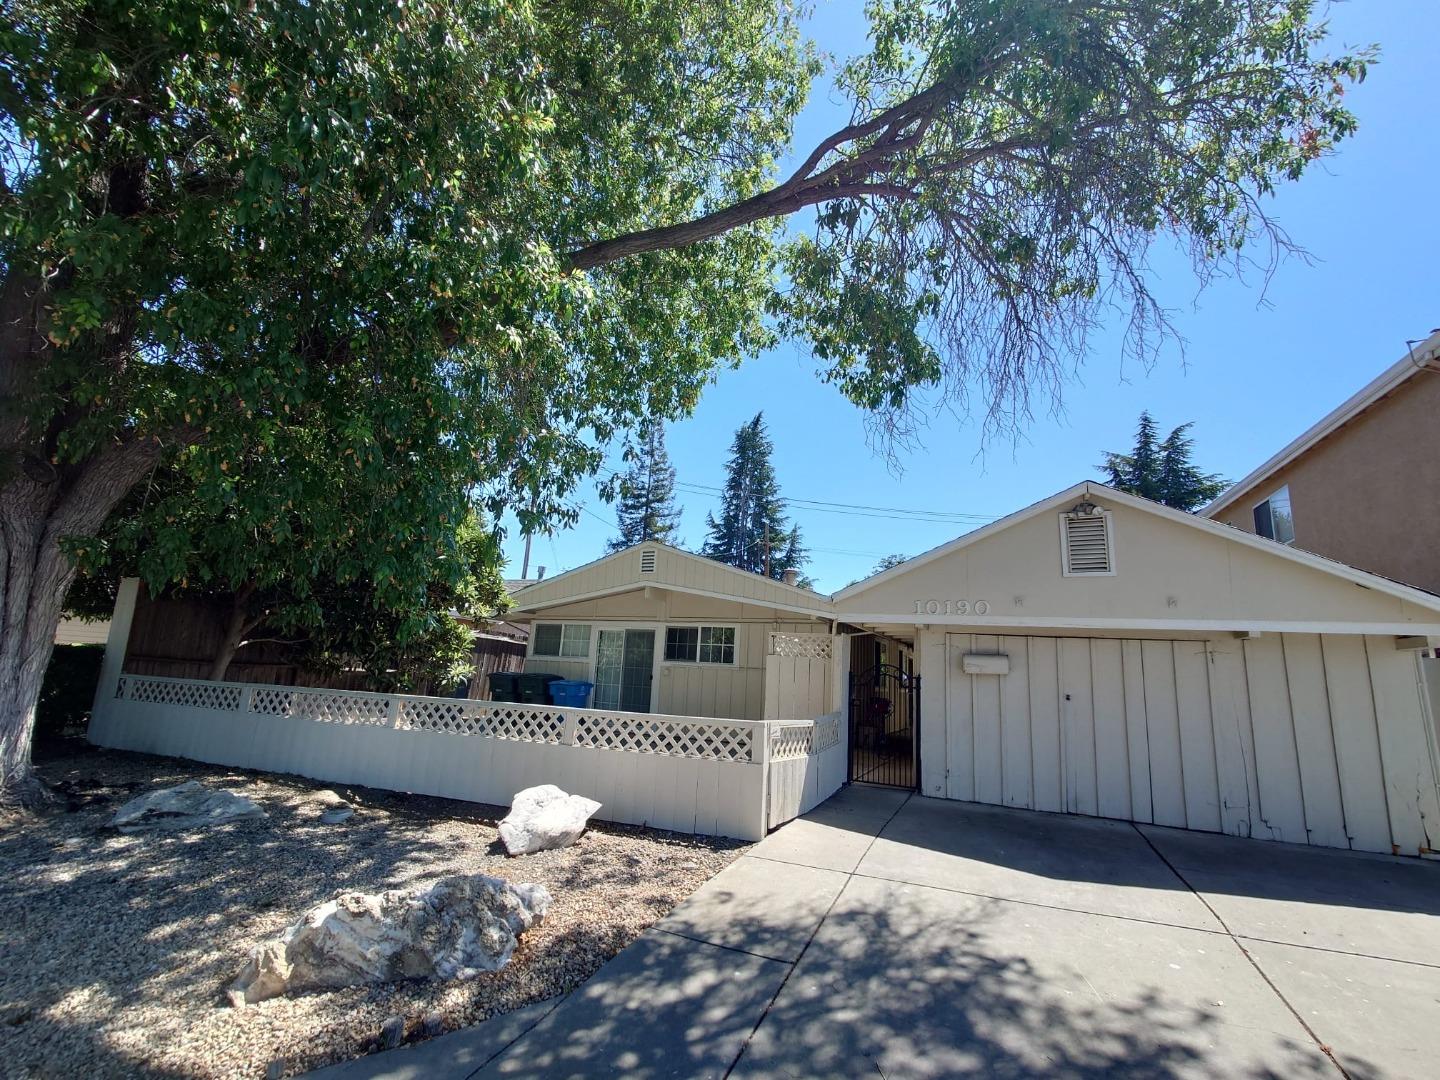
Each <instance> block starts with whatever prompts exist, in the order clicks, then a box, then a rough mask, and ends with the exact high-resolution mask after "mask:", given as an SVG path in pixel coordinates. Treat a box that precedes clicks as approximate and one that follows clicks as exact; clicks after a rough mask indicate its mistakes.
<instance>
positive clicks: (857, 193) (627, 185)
mask: <svg viewBox="0 0 1440 1080" xmlns="http://www.w3.org/2000/svg"><path fill="white" fill-rule="evenodd" d="M866 12H867V17H868V20H869V24H870V35H869V42H870V44H869V48H868V51H867V52H866V53H865V54H864V55H861V56H858V57H855V58H852V59H851V60H849V61H848V62H846V63H845V64H844V65H843V66H842V67H841V68H840V69H839V72H838V78H837V86H838V88H839V91H840V92H841V93H842V94H843V95H845V96H846V97H847V98H848V99H849V101H850V103H851V118H850V121H849V122H848V123H846V124H844V125H843V126H841V127H840V128H838V129H837V130H835V131H834V132H832V133H831V134H830V135H828V136H826V137H824V138H822V139H821V140H819V141H818V142H817V143H815V144H814V145H812V146H809V147H798V148H793V149H794V150H795V151H796V152H795V154H794V158H793V160H795V161H796V162H798V164H797V165H795V167H794V168H791V169H788V170H787V171H786V173H785V174H783V175H782V174H780V172H779V170H778V169H777V165H776V163H777V162H779V161H780V160H782V159H783V158H784V157H785V155H786V154H787V152H789V151H790V150H791V149H792V147H791V146H790V135H791V129H792V123H793V121H794V118H795V116H796V115H797V113H798V111H799V109H800V108H801V106H802V105H803V103H804V101H805V97H806V94H807V91H808V88H809V85H810V82H811V80H812V78H813V77H814V76H815V75H816V74H817V73H818V72H819V71H820V64H819V61H818V60H817V58H816V54H815V52H814V51H813V49H812V48H811V47H810V46H809V45H808V44H807V43H806V42H805V41H804V39H803V37H802V34H801V31H800V16H799V10H798V5H797V4H795V3H793V2H792V0H705V2H703V3H699V2H684V0H681V2H677V0H635V2H633V3H627V4H624V5H597V4H594V3H592V2H590V0H556V2H553V3H548V4H544V5H533V4H515V3H511V2H508V0H419V2H416V3H406V4H401V3H399V2H397V0H349V2H347V3H344V4H300V3H295V2H294V0H244V2H241V0H153V2H150V3H146V4H135V3H133V2H132V0H83V2H82V0H12V2H11V3H10V4H9V5H8V6H7V9H6V15H7V17H6V19H5V21H4V23H3V25H0V267H3V274H4V277H3V282H0V394H3V398H4V403H3V404H4V407H3V410H0V520H3V522H4V529H3V533H0V542H3V551H0V557H3V566H4V578H3V590H0V606H3V610H0V788H4V789H5V790H4V791H3V792H0V796H3V797H6V798H8V797H10V796H9V794H8V793H9V792H11V791H14V790H20V789H27V790H28V785H29V782H30V774H29V764H28V754H29V740H30V734H29V733H30V730H31V727H32V721H33V709H34V700H35V695H36V694H37V693H38V689H39V683H40V676H41V674H42V672H43V669H44V666H45V662H46V660H47V659H48V656H49V652H50V644H49V643H50V641H51V640H52V639H53V633H54V625H55V621H56V619H57V618H58V614H59V610H60V605H61V603H62V602H63V598H64V595H65V592H66V590H67V589H68V587H69V584H70V582H71V580H72V579H73V575H74V565H73V562H72V560H71V556H70V554H68V552H71V551H77V550H82V549H84V548H85V547H86V544H87V541H88V540H89V538H91V537H93V536H94V535H95V534H96V533H97V531H98V530H99V529H100V528H101V526H102V524H103V523H104V522H105V520H106V519H107V518H108V517H109V516H110V515H111V514H112V512H113V511H114V510H115V508H116V507H117V506H118V505H120V503H121V502H122V501H123V500H124V499H125V498H126V496H127V495H128V494H129V492H130V491H132V490H133V489H134V488H135V487H136V486H137V485H138V484H140V483H141V482H142V481H143V479H144V478H145V477H146V476H147V475H148V474H149V473H150V472H151V471H152V470H153V469H154V468H155V467H156V465H157V464H159V463H161V462H169V461H173V460H175V459H177V458H183V459H184V460H185V462H186V467H187V468H190V469H192V470H193V471H194V475H195V477H196V491H197V493H198V497H199V498H200V499H201V500H203V501H204V502H205V503H206V504H207V505H210V506H219V505H223V506H225V507H227V510H228V511H233V512H234V513H235V514H237V515H240V516H242V517H243V518H244V520H245V522H246V523H247V525H248V526H249V527H250V528H251V529H253V530H254V531H255V532H256V533H257V534H259V535H266V534H274V533H277V532H282V531H283V530H284V529H285V528H286V527H287V525H286V522H287V521H289V520H290V519H291V516H292V515H293V514H294V513H296V512H297V509H298V512H299V513H301V514H307V513H309V512H310V511H309V508H310V507H317V508H323V507H325V506H326V505H327V500H326V498H325V497H324V495H323V489H324V488H325V486H326V485H327V484H329V483H331V482H332V481H333V479H334V477H335V475H336V474H337V472H348V473H349V474H350V475H352V476H357V477H363V478H364V480H365V487H366V490H367V491H368V492H369V493H370V497H371V498H372V499H373V502H372V503H371V506H370V511H371V515H370V519H369V521H368V522H367V524H366V526H365V527H364V528H359V529H356V531H355V534H354V536H353V537H352V536H349V535H348V534H347V535H346V540H347V546H346V556H345V557H346V558H347V559H349V560H351V562H350V563H349V565H348V566H347V567H345V572H346V573H347V574H348V573H350V572H353V573H355V574H357V575H361V576H364V577H365V578H367V580H368V581H369V583H370V585H371V586H372V587H373V589H374V595H375V597H376V600H377V602H378V603H381V604H394V605H397V606H402V607H403V606H404V605H405V604H407V603H410V602H412V600H413V597H414V595H415V592H416V590H417V589H418V588H420V587H421V582H420V580H419V576H418V571H415V572H414V573H412V572H411V571H412V569H413V568H414V567H415V566H418V561H417V560H412V559H410V558H408V557H407V553H409V552H412V551H429V550H434V549H435V548H436V547H437V546H438V547H439V548H442V549H443V548H445V547H446V546H447V545H452V544H453V543H454V539H453V533H454V530H455V529H456V528H457V524H458V523H459V522H460V521H462V520H464V518H465V516H466V514H467V513H468V511H469V509H470V508H471V506H472V505H473V504H478V505H479V507H480V508H481V509H482V510H484V511H486V512H487V513H488V514H489V515H490V517H491V519H492V520H498V519H499V516H500V515H501V513H502V512H504V511H505V510H507V509H509V510H513V511H514V512H515V513H516V514H517V516H518V517H519V519H520V522H521V525H522V528H525V529H534V528H543V527H544V526H546V525H547V524H550V523H554V522H558V521H564V520H567V519H568V518H569V517H570V516H571V515H573V513H574V511H572V510H570V509H568V506H567V503H566V495H567V494H568V493H569V492H570V491H571V490H572V489H573V487H574V486H575V485H576V484H577V483H578V482H579V481H580V480H581V479H582V478H584V477H586V476H589V475H590V474H592V473H593V472H594V471H595V470H596V469H597V468H598V467H599V465H600V463H601V461H602V460H603V455H604V448H605V446H606V445H607V444H608V443H609V442H610V441H611V440H612V439H613V438H615V437H617V436H618V435H621V434H622V433H624V432H625V431H627V430H630V429H633V428H634V427H635V426H637V425H638V424H639V423H641V422H642V421H645V420H651V419H665V418H673V417H677V416H680V415H683V414H685V413H686V412H687V411H688V410H690V409H691V408H693V407H694V405H695V402H696V401H697V399H698V396H699V394H700V392H701V390H702V389H703V387H704V385H705V383H706V381H707V380H708V379H709V378H711V377H712V375H713V373H714V372H715V370H716V368H717V366H720V365H723V364H726V363H731V362H735V361H737V360H738V359H740V358H743V357H746V356H750V355H753V354H754V353H756V352H757V351H758V350H760V349H761V348H763V347H764V346H766V345H768V344H770V343H771V342H773V341H774V340H775V339H776V338H777V336H781V335H783V336H788V337H791V338H794V339H796V340H799V341H802V342H805V343H808V345H809V347H810V349H811V351H812V353H813V355H814V357H815V363H816V371H817V374H818V376H819V377H820V378H821V379H822V380H825V381H828V382H830V383H833V384H834V385H835V386H837V387H838V388H839V390H840V392H842V393H843V394H844V395H846V396H847V397H848V398H849V399H851V400H852V401H854V402H856V403H857V404H858V405H859V406H861V407H862V408H864V409H866V410H870V411H871V412H872V414H873V415H874V416H875V417H876V418H877V424H878V429H879V430H880V431H881V432H882V433H883V434H885V435H887V436H889V437H893V438H902V439H903V438H905V437H907V435H908V434H909V433H910V431H911V430H912V429H911V428H910V427H909V422H908V420H907V417H908V416H909V415H910V413H909V410H910V408H911V407H912V406H913V404H914V403H915V401H916V395H917V393H920V394H922V396H923V394H925V393H928V394H930V395H932V396H933V397H938V398H940V399H942V400H946V399H948V400H951V401H957V400H958V401H961V402H966V401H971V402H973V404H974V406H975V407H977V408H978V409H979V410H980V411H981V412H982V413H983V414H984V415H985V416H986V417H987V418H988V419H989V421H990V422H991V424H992V426H1005V425H1008V424H1014V423H1018V422H1020V421H1021V420H1023V418H1024V416H1025V415H1026V412H1027V410H1028V406H1029V401H1030V397H1031V394H1032V393H1034V392H1036V391H1039V392H1041V393H1044V392H1047V391H1050V392H1053V391H1054V390H1055V389H1056V387H1057V386H1058V385H1059V382H1060V380H1061V378H1062V375H1063V372H1064V371H1066V370H1068V365H1069V364H1070V363H1071V362H1072V361H1073V359H1074V358H1075V357H1077V356H1078V355H1080V354H1081V353H1083V349H1084V343H1085V337H1086V334H1087V333H1088V331H1089V330H1090V329H1091V327H1093V326H1094V325H1095V324H1096V322H1097V321H1098V320H1099V319H1101V317H1102V315H1103V314H1104V313H1105V312H1107V311H1108V310H1109V309H1110V308H1111V307H1112V306H1113V305H1116V304H1119V305H1120V306H1121V307H1122V308H1123V309H1126V317H1127V325H1128V326H1129V328H1130V333H1129V337H1128V341H1129V345H1130V348H1131V349H1132V351H1135V352H1138V353H1140V354H1142V355H1149V354H1151V352H1152V351H1153V348H1154V345H1155V341H1156V335H1157V333H1159V332H1162V331H1163V330H1164V329H1165V317H1164V313H1163V309H1162V308H1161V306H1160V304H1159V302H1158V301H1157V300H1156V299H1155V298H1154V297H1152V296H1151V294H1150V292H1149V288H1148V284H1147V281H1146V278H1145V276H1144V274H1143V271H1142V267H1143V265H1144V261H1143V260H1144V255H1145V252H1146V250H1147V248H1148V247H1149V246H1150V245H1151V244H1153V243H1154V242H1155V241H1156V240H1157V239H1161V238H1163V239H1164V240H1165V241H1166V242H1175V243H1178V244H1180V245H1182V246H1184V247H1186V248H1187V249H1188V250H1189V251H1190V252H1191V253H1192V255H1193V256H1194V260H1195V264H1196V269H1197V271H1198V272H1199V273H1200V275H1201V277H1202V278H1203V277H1205V276H1207V275H1208V274H1210V273H1213V272H1214V271H1215V270H1216V269H1217V268H1219V267H1223V266H1224V265H1226V264H1227V262H1233V261H1234V260H1235V259H1238V258H1241V257H1242V254H1243V253H1244V252H1245V251H1246V250H1248V248H1247V246H1249V247H1254V246H1255V244H1254V242H1256V241H1259V242H1260V245H1261V247H1262V249H1263V246H1264V245H1265V244H1269V245H1272V246H1273V245H1279V246H1281V247H1283V245H1284V244H1285V243H1286V241H1285V238H1284V236H1283V234H1282V233H1280V232H1279V231H1278V230H1277V229H1276V228H1275V227H1274V226H1273V224H1272V223H1271V222H1270V221H1269V219H1268V218H1267V216H1266V213H1265V210H1264V206H1263V203H1262V201H1261V200H1262V199H1263V197H1264V195H1266V194H1267V193H1268V192H1270V191H1271V190H1272V189H1273V188H1274V186H1275V185H1276V184H1277V183H1279V182H1280V181H1282V180H1285V179H1293V178H1295V177H1298V176H1299V175H1300V174H1301V173H1302V172H1303V171H1304V170H1305V168H1306V167H1307V166H1308V165H1309V164H1310V163H1312V162H1313V161H1315V160H1317V159H1318V158H1320V157H1322V156H1323V155H1324V154H1325V153H1326V152H1327V151H1328V150H1329V149H1330V148H1331V147H1332V146H1333V145H1334V144H1335V142H1336V141H1338V140H1339V139H1341V138H1343V137H1344V136H1346V135H1348V134H1349V133H1350V132H1351V130H1352V129H1353V126H1354V121H1353V118H1352V117H1351V115H1350V113H1349V112H1348V111H1347V110H1346V109H1345V108H1344V105H1343V100H1342V95H1343V92H1344V82H1345V81H1346V80H1348V79H1352V78H1357V77H1359V76H1361V75H1363V73H1364V68H1365V62H1366V56H1365V55H1364V54H1358V55H1351V56H1340V57H1335V58H1327V57H1325V56H1323V55H1321V42H1322V39H1323V36H1324V28H1323V26H1322V25H1321V24H1320V23H1319V21H1318V20H1316V19H1315V17H1314V13H1313V5H1312V4H1311V3H1310V2H1309V0H1067V2H1060V0H933V2H924V0H872V2H871V3H870V4H869V5H868V6H867V8H866ZM804 207H815V208H816V210H815V220H814V225H813V228H807V229H806V230H805V231H803V232H799V233H797V234H796V235H794V236H788V237H787V235H786V234H785V233H784V232H783V224H782V223H783V219H784V218H785V217H786V216H787V215H789V214H791V213H793V212H795V211H796V210H799V209H801V208H804ZM259 462H264V463H266V464H265V465H264V466H263V470H264V471H263V473H262V474H260V475H258V476H255V477H253V479H250V480H246V481H243V482H242V481H241V480H240V476H241V473H242V470H245V469H247V468H248V467H250V464H251V463H259ZM318 513H319V511H317V514H318ZM335 520H336V522H337V523H338V521H339V520H340V519H339V518H336V519H335ZM174 524H175V526H176V528H177V529H183V527H184V526H183V523H180V522H176V523H174ZM326 532H327V529H326V528H325V527H324V526H319V527H314V528H313V529H312V530H311V532H310V533H307V535H309V534H311V533H313V535H315V536H317V537H318V536H322V535H324V534H325V533H326ZM156 542H157V543H162V544H163V543H164V542H165V541H164V540H163V538H159V537H158V536H157V541H156Z"/></svg>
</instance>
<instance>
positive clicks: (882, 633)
mask: <svg viewBox="0 0 1440 1080" xmlns="http://www.w3.org/2000/svg"><path fill="white" fill-rule="evenodd" d="M513 599H514V601H515V604H516V609H515V611H514V612H512V613H511V615H510V618H511V619H512V620H513V621H517V622H528V623H530V624H531V626H532V632H531V635H530V644H529V652H528V654H527V657H526V660H525V665H526V670H527V671H547V672H553V673H556V674H560V675H564V676H566V677H571V678H581V679H586V680H588V681H591V682H594V683H595V684H596V690H595V696H594V701H593V707H594V708H597V709H616V710H623V711H626V712H646V711H653V712H660V713H670V714H677V715H689V716H715V717H733V718H746V719H785V718H788V717H792V716H793V717H797V718H804V717H815V716H819V715H822V714H824V713H826V712H828V711H830V710H831V709H839V710H841V711H842V712H843V713H844V715H845V716H846V717H847V719H848V735H847V736H846V738H847V740H848V745H849V776H850V778H851V779H852V780H868V781H872V782H873V781H881V782H888V783H895V784H898V785H901V786H906V787H913V788H916V789H917V790H918V791H919V792H920V793H922V794H924V795H926V796H932V797H937V798H951V799H963V800H971V801H977V802H985V803H993V804H997V805H1003V806H1013V807H1026V808H1030V809H1034V810H1048V811H1057V812H1070V813H1078V814H1089V815H1094V816H1100V817H1108V818H1116V819H1121V820H1131V821H1141V822H1153V823H1156V824H1160V825H1170V826H1176V827H1180V828H1189V829H1200V830H1207V831H1215V832H1225V833H1230V834H1233V835H1239V836H1253V837H1261V838H1268V839H1276V840H1284V841H1292V842H1297V843H1309V844H1315V845H1321V846H1328V847H1342V848H1346V847H1348V848H1356V849H1360V850H1367V851H1383V852H1396V853H1404V854H1411V855H1417V854H1418V855H1436V854H1440V780H1437V777H1440V745H1437V744H1440V731H1437V728H1436V717H1435V715H1434V712H1433V710H1432V709H1431V706H1430V701H1429V696H1428V694H1427V693H1426V691H1425V689H1424V682H1423V679H1424V673H1423V671H1422V664H1434V663H1437V661H1434V660H1422V652H1423V651H1424V650H1426V649H1427V648H1429V647H1433V646H1434V645H1435V644H1437V643H1440V596H1436V595H1433V594H1431V593H1427V592H1423V591H1421V590H1419V589H1415V588H1411V587H1409V586H1406V585H1401V584H1398V583H1396V582H1393V581H1390V580H1388V579H1385V578H1381V577H1377V576H1375V575H1373V574H1368V573H1365V572H1363V571H1360V570H1355V569H1353V568H1351V567H1349V566H1346V565H1343V564H1341V563H1337V562H1333V561H1331V560H1328V559H1324V558H1321V557H1319V556H1316V555H1311V554H1308V553H1306V552H1304V551H1299V550H1296V549H1293V548H1289V547H1284V546H1282V545H1279V544H1275V543H1271V542H1269V541H1267V540H1265V539H1263V538H1260V537H1257V536H1254V535H1251V534H1248V533H1245V532H1242V531H1240V530H1238V529H1235V528H1232V527H1230V526H1227V525H1223V524H1219V523H1217V522H1214V521H1210V520H1206V519H1204V518H1200V517H1196V516H1194V515H1190V514H1184V513H1180V512H1178V511H1174V510H1170V509H1168V508H1166V507H1163V506H1159V505H1157V504H1155V503H1151V502H1148V501H1146V500H1144V499H1139V498H1135V497H1133V496H1130V495H1125V494H1122V493H1120V492H1117V491H1114V490H1112V489H1110V488H1107V487H1105V486H1103V485H1101V484H1095V483H1082V484H1078V485H1076V486H1075V487H1072V488H1069V489H1067V490H1065V491H1062V492H1060V493H1058V494H1056V495H1054V496H1051V497H1050V498H1048V499H1045V500H1042V501H1041V502H1038V503H1036V504H1034V505H1033V506H1030V507H1027V508H1026V509H1024V510H1021V511H1019V512H1018V513H1015V514H1012V515H1010V516H1009V517H1006V518H1004V519H1002V520H1000V521H997V522H995V523H994V524H991V525H988V526H986V527H984V528H982V529H979V530H977V531H975V532H972V533H970V534H968V535H966V536H962V537H960V538H959V539H957V540H954V541H952V542H950V543H948V544H945V545H942V546H941V547H938V548H936V549H934V550H933V551H930V552H927V553H925V554H923V555H920V556H918V557H916V558H913V559H910V560H909V561H907V562H904V563H901V564H900V565H898V566H896V567H893V568H892V569H890V570H886V571H884V572H883V573H880V574H877V575H875V576H873V577H871V578H869V579H867V580H865V581H862V582H859V583H857V584H855V585H852V586H850V587H849V588H846V589H843V590H841V591H840V592H838V593H836V594H835V595H834V596H832V597H825V596H821V595H819V594H817V593H814V592H811V591H809V590H806V589H803V588H798V587H796V586H793V585H788V584H784V583H781V582H775V581H771V580H769V579H767V578H764V577H760V576H757V575H754V574H749V573H745V572H742V571H738V570H734V569H732V568H730V567H726V566H722V565H719V564H717V563H714V562H712V561H710V560H706V559H702V558H699V557H697V556H694V555H689V554H686V553H684V552H681V551H678V550H675V549H673V548H669V547H665V546H664V545H660V544H645V545H639V546H636V547H632V548H628V549H626V550H624V551H620V552H617V553H615V554H613V555H610V556H607V557H605V558H603V559H600V560H598V561H596V562H594V563H590V564H589V565H587V566H584V567H580V568H578V569H576V570H573V571H570V572H568V573H565V574H560V575H557V576H555V577H552V578H547V579H546V580H544V581H542V582H540V583H538V584H536V585H532V586H529V587H528V588H525V589H523V590H521V591H519V592H517V593H516V594H515V595H514V598H513Z"/></svg>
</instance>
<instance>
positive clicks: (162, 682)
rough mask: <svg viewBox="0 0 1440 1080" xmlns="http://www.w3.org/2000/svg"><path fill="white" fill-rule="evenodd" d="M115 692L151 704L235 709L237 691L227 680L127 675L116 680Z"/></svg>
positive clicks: (238, 697)
mask: <svg viewBox="0 0 1440 1080" xmlns="http://www.w3.org/2000/svg"><path fill="white" fill-rule="evenodd" d="M119 696H120V697H122V698H124V699H125V700H126V701H144V702H148V703H150V704H152V705H183V706H185V707H186V708H191V709H216V710H219V711H221V712H237V711H239V708H240V699H241V691H240V687H238V686H231V685H229V684H227V683H212V682H189V681H173V682H172V681H170V680H168V679H142V678H136V677H135V676H133V675H127V676H125V677H124V678H122V679H121V680H120V693H119Z"/></svg>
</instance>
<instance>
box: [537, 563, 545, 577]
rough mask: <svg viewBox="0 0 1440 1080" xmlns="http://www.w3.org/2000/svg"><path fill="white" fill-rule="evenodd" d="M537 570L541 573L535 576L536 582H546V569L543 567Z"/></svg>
mask: <svg viewBox="0 0 1440 1080" xmlns="http://www.w3.org/2000/svg"><path fill="white" fill-rule="evenodd" d="M537 569H538V570H539V571H540V572H539V573H538V574H536V575H535V580H536V581H544V580H545V567H543V566H541V567H537Z"/></svg>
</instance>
